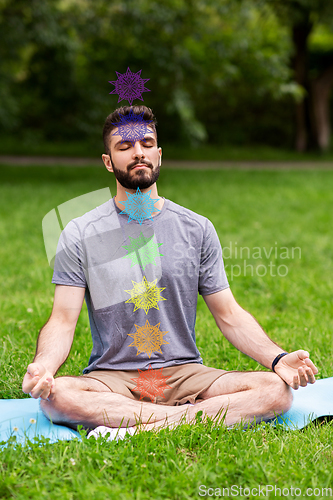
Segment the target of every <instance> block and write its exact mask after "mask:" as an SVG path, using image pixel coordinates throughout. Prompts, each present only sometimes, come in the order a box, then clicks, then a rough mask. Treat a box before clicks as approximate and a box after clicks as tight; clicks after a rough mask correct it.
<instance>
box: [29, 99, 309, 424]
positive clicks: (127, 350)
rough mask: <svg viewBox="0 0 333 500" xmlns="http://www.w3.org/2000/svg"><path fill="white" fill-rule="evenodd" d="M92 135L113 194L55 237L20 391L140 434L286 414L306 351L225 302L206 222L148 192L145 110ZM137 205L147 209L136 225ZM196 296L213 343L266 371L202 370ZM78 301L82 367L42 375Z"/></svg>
mask: <svg viewBox="0 0 333 500" xmlns="http://www.w3.org/2000/svg"><path fill="white" fill-rule="evenodd" d="M129 116H136V117H138V116H141V118H142V117H143V119H144V122H142V123H143V124H144V123H146V124H147V123H149V128H147V129H146V130H145V134H144V136H142V137H139V140H133V139H132V140H126V141H124V137H129V136H128V134H127V135H126V133H127V132H126V126H128V127H134V125H135V124H134V123H128V125H126V124H125V125H124V124H123V123H124V120H125V118H126V117H127V118H128V117H129ZM133 121H134V120H133ZM117 124H119V126H118V127H117ZM120 124H122V125H120ZM121 127H123V128H121ZM124 127H125V129H124ZM128 130H130V128H129V129H128ZM121 131H122V132H121ZM121 133H123V135H121ZM103 138H104V146H105V151H106V154H103V155H102V158H103V162H104V164H105V166H106V168H107V169H108V171H110V172H113V173H114V175H115V177H116V182H117V194H116V197H115V198H114V199H112V200H109V201H108V202H107V203H104V204H103V205H101V206H100V207H97V208H96V209H94V210H92V211H91V212H88V213H87V214H85V215H84V216H83V217H79V218H77V219H74V220H73V221H71V222H70V223H69V224H68V226H66V228H65V229H64V231H63V233H62V236H61V238H60V240H59V245H58V250H57V256H56V261H55V269H54V275H53V280H52V281H53V283H55V284H56V288H55V296H54V305H53V310H52V313H51V316H50V319H49V320H48V322H47V323H46V325H45V326H44V327H43V328H42V330H41V332H40V335H39V338H38V344H37V351H36V356H35V358H34V361H33V363H32V364H30V365H29V366H28V368H27V373H26V375H25V377H24V380H23V391H24V392H25V393H30V395H31V396H32V397H34V398H39V397H40V398H41V399H42V401H41V408H42V410H43V412H44V413H45V415H47V416H48V417H49V418H50V419H51V420H52V421H53V422H55V423H63V424H66V425H68V426H71V427H74V428H75V427H76V426H77V425H79V424H81V425H83V426H84V427H86V428H95V427H97V426H101V425H106V426H108V427H119V426H121V427H126V426H134V425H136V423H137V422H138V420H139V421H140V422H141V423H143V424H147V425H146V428H147V429H150V428H153V427H158V426H161V425H163V424H165V423H166V422H167V424H169V425H170V424H173V425H176V424H177V423H179V422H181V421H183V420H184V418H185V419H187V421H191V420H192V419H193V417H194V416H195V415H196V413H197V412H198V411H200V410H202V412H203V414H204V415H208V416H210V417H215V416H216V415H218V414H219V412H226V416H225V423H226V424H227V425H233V424H235V423H238V422H241V421H242V422H251V421H253V420H257V421H258V420H261V419H269V418H271V417H274V415H275V414H279V413H282V412H286V411H287V410H288V409H289V408H290V406H291V402H292V394H291V390H290V387H293V388H294V389H298V387H299V386H306V385H307V383H314V382H315V374H316V373H317V369H316V367H315V366H314V364H313V363H312V362H311V360H310V359H309V354H308V353H307V352H306V351H303V350H299V351H295V352H292V353H289V354H287V353H284V352H283V350H282V349H281V348H280V347H279V346H277V345H276V344H275V343H274V342H272V341H271V340H270V339H269V338H268V336H267V335H266V334H265V333H264V331H263V330H262V329H261V327H260V326H259V324H258V323H257V322H256V321H255V319H254V318H253V317H252V316H251V315H250V314H249V313H248V312H246V311H245V310H244V309H242V308H241V307H240V306H239V305H238V304H237V302H236V301H235V299H234V297H233V295H232V293H231V291H230V288H229V285H228V281H227V278H226V275H225V272H224V267H223V259H222V251H221V246H220V243H219V241H218V237H217V234H216V232H215V229H214V227H213V225H212V224H211V222H210V221H208V220H207V219H206V218H205V217H202V216H200V215H197V214H195V213H194V212H191V211H190V210H187V209H185V208H183V207H181V206H179V205H176V204H174V203H173V202H171V201H170V200H166V199H164V198H162V197H160V196H159V195H158V192H157V186H156V181H157V179H158V176H159V169H160V164H161V156H162V150H161V148H159V147H158V144H157V134H156V120H155V118H154V116H153V114H152V112H151V110H150V109H149V108H147V107H145V106H132V107H123V108H119V109H118V110H116V111H115V112H114V113H112V114H111V115H109V116H108V118H107V119H106V122H105V125H104V129H103ZM137 188H139V190H138V189H137ZM140 203H141V206H140ZM142 203H143V204H142ZM144 203H146V208H147V207H148V208H149V207H150V211H149V210H148V209H147V210H146V216H145V217H143V216H142V213H143V212H144V211H145V207H144ZM124 207H125V209H124ZM140 207H141V208H140ZM138 214H139V215H138ZM140 214H141V215H140ZM198 292H199V293H200V294H202V295H203V297H204V300H205V302H206V304H207V306H208V308H209V310H210V312H211V313H212V315H213V316H214V318H215V320H216V323H217V325H218V327H219V328H220V329H221V331H222V332H223V334H224V336H225V337H226V338H227V339H228V340H229V341H230V342H231V343H232V344H233V345H234V346H235V347H236V348H237V349H239V350H241V351H242V352H244V353H245V354H247V355H248V356H250V357H252V358H254V359H255V360H256V361H258V362H259V363H261V364H262V365H263V366H265V367H266V368H269V369H272V368H273V370H274V371H275V372H276V373H273V372H272V371H271V372H247V373H243V372H235V371H232V372H226V371H224V370H219V369H215V368H209V367H206V366H204V365H203V364H202V360H201V357H200V353H199V351H198V349H197V347H196V344H195V332H194V325H195V315H196V305H197V295H198ZM84 297H85V299H86V303H87V307H88V312H89V319H90V326H91V330H92V336H93V350H92V353H91V357H90V361H89V366H88V367H87V368H86V369H85V370H84V374H83V375H82V376H80V377H58V378H54V375H55V373H56V372H57V370H58V369H59V367H60V366H61V365H62V364H63V363H64V361H65V360H66V358H67V356H68V354H69V351H70V348H71V344H72V341H73V336H74V330H75V326H76V322H77V319H78V317H79V314H80V311H81V307H82V304H83V299H84ZM289 386H290V387H289ZM185 403H192V404H191V405H188V404H185Z"/></svg>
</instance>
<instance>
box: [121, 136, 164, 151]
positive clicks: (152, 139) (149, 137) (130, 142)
mask: <svg viewBox="0 0 333 500" xmlns="http://www.w3.org/2000/svg"><path fill="white" fill-rule="evenodd" d="M147 141H155V142H156V139H155V137H154V136H151V135H145V137H144V138H143V139H140V141H139V142H147ZM123 144H132V141H123V140H120V141H118V142H116V144H115V145H114V147H115V148H116V147H117V146H119V145H123Z"/></svg>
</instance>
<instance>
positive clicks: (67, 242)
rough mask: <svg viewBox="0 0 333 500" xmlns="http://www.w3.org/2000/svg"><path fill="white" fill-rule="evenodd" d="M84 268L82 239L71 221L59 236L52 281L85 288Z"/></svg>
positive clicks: (57, 283)
mask: <svg viewBox="0 0 333 500" xmlns="http://www.w3.org/2000/svg"><path fill="white" fill-rule="evenodd" d="M84 268H85V266H84V252H83V246H82V239H81V236H80V232H79V229H78V227H77V225H76V224H75V222H74V221H71V222H69V223H68V224H67V226H66V227H65V229H64V230H63V231H62V233H61V235H60V238H59V242H58V246H57V253H56V256H55V261H54V271H53V277H52V283H55V284H56V285H68V286H78V287H81V288H86V287H87V281H86V277H85V273H84Z"/></svg>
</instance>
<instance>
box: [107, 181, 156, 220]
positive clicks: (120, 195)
mask: <svg viewBox="0 0 333 500" xmlns="http://www.w3.org/2000/svg"><path fill="white" fill-rule="evenodd" d="M136 191H137V190H136V189H127V188H124V187H123V186H122V185H121V184H120V183H119V182H118V181H117V194H116V197H115V202H116V205H117V207H118V208H119V209H120V210H124V205H123V204H122V203H120V202H121V201H124V200H127V194H126V193H130V194H134V193H136ZM140 191H141V192H142V193H147V192H148V191H150V197H151V198H152V199H154V200H156V199H157V200H158V201H157V202H156V203H155V204H154V207H155V208H157V209H158V210H159V211H160V210H162V207H163V205H164V199H163V198H160V197H159V196H158V192H157V185H156V182H155V183H154V184H153V185H152V186H150V187H149V188H147V189H140ZM159 211H158V212H153V213H152V216H153V217H155V215H157V214H158V213H159Z"/></svg>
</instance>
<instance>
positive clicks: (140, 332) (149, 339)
mask: <svg viewBox="0 0 333 500" xmlns="http://www.w3.org/2000/svg"><path fill="white" fill-rule="evenodd" d="M160 324H161V323H157V325H155V326H154V325H150V324H149V321H148V320H147V321H146V324H145V325H144V326H139V325H135V327H136V332H134V333H129V334H128V335H129V336H130V337H132V338H133V339H134V341H133V342H132V343H131V344H130V345H129V346H128V347H132V346H133V347H136V348H137V350H138V352H137V353H136V355H138V354H140V353H141V352H145V353H146V354H148V356H149V358H150V356H151V355H152V353H153V352H154V351H157V352H160V353H161V354H162V351H161V345H163V344H169V342H166V341H165V340H164V339H163V336H164V335H165V334H166V333H168V332H161V330H160Z"/></svg>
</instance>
